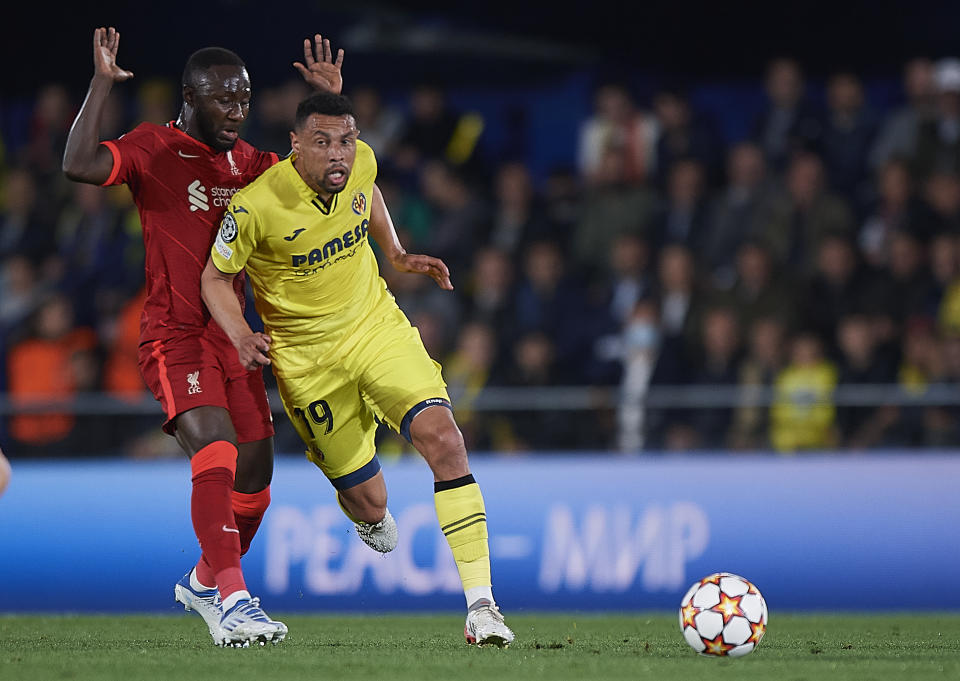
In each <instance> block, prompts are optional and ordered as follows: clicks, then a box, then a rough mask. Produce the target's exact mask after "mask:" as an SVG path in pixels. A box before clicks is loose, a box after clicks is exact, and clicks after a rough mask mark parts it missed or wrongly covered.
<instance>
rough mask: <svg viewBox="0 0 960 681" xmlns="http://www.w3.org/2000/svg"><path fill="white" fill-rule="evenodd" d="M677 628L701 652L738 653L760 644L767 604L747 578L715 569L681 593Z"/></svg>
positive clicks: (736, 655)
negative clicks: (683, 593)
mask: <svg viewBox="0 0 960 681" xmlns="http://www.w3.org/2000/svg"><path fill="white" fill-rule="evenodd" d="M680 629H681V631H683V638H684V640H685V641H686V642H687V643H689V644H690V647H691V648H693V649H694V650H696V651H697V652H698V653H700V654H701V655H715V656H719V657H724V656H726V657H740V656H741V655H746V654H747V653H749V652H752V651H753V649H754V648H756V647H757V646H758V645H760V639H762V638H763V633H764V632H765V631H766V630H767V604H766V602H764V600H763V596H761V595H760V591H759V590H758V589H757V587H755V586H754V585H753V584H751V583H750V582H749V581H748V580H746V579H744V578H743V577H739V576H737V575H732V574H730V573H729V572H717V573H715V574H712V575H710V576H709V577H704V578H703V579H701V580H700V581H699V582H697V583H696V584H694V585H693V586H691V587H690V590H689V591H687V595H686V596H684V597H683V601H682V602H681V603H680Z"/></svg>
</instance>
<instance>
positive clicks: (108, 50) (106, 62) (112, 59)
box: [93, 26, 133, 83]
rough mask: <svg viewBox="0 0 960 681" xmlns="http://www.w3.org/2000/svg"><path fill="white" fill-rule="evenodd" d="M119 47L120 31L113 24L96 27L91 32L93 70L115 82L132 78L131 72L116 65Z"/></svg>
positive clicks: (96, 73)
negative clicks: (107, 26)
mask: <svg viewBox="0 0 960 681" xmlns="http://www.w3.org/2000/svg"><path fill="white" fill-rule="evenodd" d="M119 47H120V31H118V30H117V29H115V28H114V27H113V26H111V27H110V28H98V29H96V30H94V32H93V72H94V74H95V75H98V76H106V77H107V78H109V79H110V80H112V81H114V82H115V83H122V82H123V81H125V80H130V79H131V78H133V72H132V71H127V70H126V69H122V68H120V67H119V66H117V49H118V48H119Z"/></svg>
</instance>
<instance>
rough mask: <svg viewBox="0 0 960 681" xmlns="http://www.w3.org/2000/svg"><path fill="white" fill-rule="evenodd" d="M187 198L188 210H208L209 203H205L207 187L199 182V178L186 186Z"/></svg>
mask: <svg viewBox="0 0 960 681" xmlns="http://www.w3.org/2000/svg"><path fill="white" fill-rule="evenodd" d="M187 198H188V199H189V201H190V212H191V213H192V212H194V211H198V210H210V204H209V203H207V188H206V187H204V186H203V185H202V184H200V180H194V181H193V182H191V183H190V185H189V186H188V187H187Z"/></svg>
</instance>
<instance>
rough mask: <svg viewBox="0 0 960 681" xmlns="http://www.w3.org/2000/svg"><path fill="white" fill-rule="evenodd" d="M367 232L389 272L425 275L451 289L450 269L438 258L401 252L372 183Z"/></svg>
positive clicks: (379, 196) (386, 211) (377, 189)
mask: <svg viewBox="0 0 960 681" xmlns="http://www.w3.org/2000/svg"><path fill="white" fill-rule="evenodd" d="M369 229H370V236H372V237H373V238H374V240H375V241H376V242H377V244H378V245H379V246H380V248H381V249H382V250H383V253H384V255H385V256H386V258H387V260H388V261H389V262H390V264H391V265H393V269H395V270H397V271H399V272H415V273H417V274H425V275H427V276H428V277H430V278H432V279H433V280H434V281H435V282H437V286H439V287H440V288H442V289H445V290H447V291H452V290H453V284H452V283H450V270H449V269H448V268H447V266H446V264H444V262H443V261H442V260H441V259H440V258H434V257H432V256H429V255H416V254H414V253H407V251H406V249H404V247H403V245H402V244H401V243H400V239H399V237H398V236H397V230H396V228H395V227H394V226H393V220H392V219H391V218H390V211H388V210H387V204H386V202H385V201H384V200H383V194H382V193H381V192H380V188H379V187H378V186H377V185H376V184H374V185H373V201H372V202H371V205H370V227H369Z"/></svg>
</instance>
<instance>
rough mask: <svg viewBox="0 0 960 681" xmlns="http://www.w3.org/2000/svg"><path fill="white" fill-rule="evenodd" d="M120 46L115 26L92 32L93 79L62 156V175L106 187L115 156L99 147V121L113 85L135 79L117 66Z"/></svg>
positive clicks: (118, 34) (101, 146)
mask: <svg viewBox="0 0 960 681" xmlns="http://www.w3.org/2000/svg"><path fill="white" fill-rule="evenodd" d="M119 46H120V33H119V31H117V30H116V29H114V28H113V27H110V28H98V29H96V30H95V31H94V32H93V79H92V80H91V81H90V88H89V89H88V90H87V97H86V99H84V100H83V106H82V107H80V112H79V113H78V114H77V118H76V119H75V120H74V121H73V126H71V128H70V135H69V136H68V137H67V146H66V150H65V151H64V153H63V172H64V173H66V175H67V177H69V178H70V179H71V180H75V181H77V182H89V183H90V184H103V183H104V182H106V181H107V180H108V179H109V178H110V173H111V172H112V171H113V163H114V160H113V154H112V153H110V150H109V149H107V148H106V147H105V146H103V145H101V144H100V120H101V118H102V116H103V107H104V104H105V103H106V101H107V96H108V95H109V94H110V90H111V89H112V88H113V84H114V83H121V82H123V81H125V80H129V79H131V78H133V73H131V72H130V71H127V70H125V69H122V68H120V67H119V66H117V49H118V48H119Z"/></svg>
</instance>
